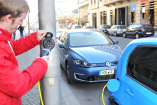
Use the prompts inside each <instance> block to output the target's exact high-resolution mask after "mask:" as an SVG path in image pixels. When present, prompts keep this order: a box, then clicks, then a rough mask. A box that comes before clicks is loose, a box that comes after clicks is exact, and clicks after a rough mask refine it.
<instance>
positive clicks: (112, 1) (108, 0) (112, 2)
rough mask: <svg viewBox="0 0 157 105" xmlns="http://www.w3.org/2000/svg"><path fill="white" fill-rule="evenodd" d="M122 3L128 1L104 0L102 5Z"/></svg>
mask: <svg viewBox="0 0 157 105" xmlns="http://www.w3.org/2000/svg"><path fill="white" fill-rule="evenodd" d="M123 1H129V0H104V1H103V2H104V5H110V4H115V3H116V2H119V3H122V2H123Z"/></svg>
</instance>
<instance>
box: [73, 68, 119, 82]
mask: <svg viewBox="0 0 157 105" xmlns="http://www.w3.org/2000/svg"><path fill="white" fill-rule="evenodd" d="M110 69H114V70H115V71H114V73H115V72H116V66H110V67H91V68H82V67H77V66H75V65H74V67H73V69H71V70H72V71H71V73H72V79H73V80H74V81H77V82H87V83H94V82H105V81H108V80H110V79H113V78H115V74H111V75H99V71H100V70H110Z"/></svg>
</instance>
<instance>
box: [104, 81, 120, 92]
mask: <svg viewBox="0 0 157 105" xmlns="http://www.w3.org/2000/svg"><path fill="white" fill-rule="evenodd" d="M119 87H120V82H119V81H118V80H117V79H111V80H109V81H108V82H107V88H108V90H109V91H110V92H116V91H117V90H118V89H119Z"/></svg>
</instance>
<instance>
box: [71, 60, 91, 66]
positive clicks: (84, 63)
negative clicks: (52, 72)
mask: <svg viewBox="0 0 157 105" xmlns="http://www.w3.org/2000/svg"><path fill="white" fill-rule="evenodd" d="M73 62H74V64H75V65H76V66H80V67H91V66H90V64H89V63H87V62H84V61H81V60H78V59H74V60H73Z"/></svg>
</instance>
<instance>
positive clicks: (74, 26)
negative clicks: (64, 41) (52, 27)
mask: <svg viewBox="0 0 157 105" xmlns="http://www.w3.org/2000/svg"><path fill="white" fill-rule="evenodd" d="M71 29H81V27H80V26H79V25H73V26H72V27H71Z"/></svg>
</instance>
